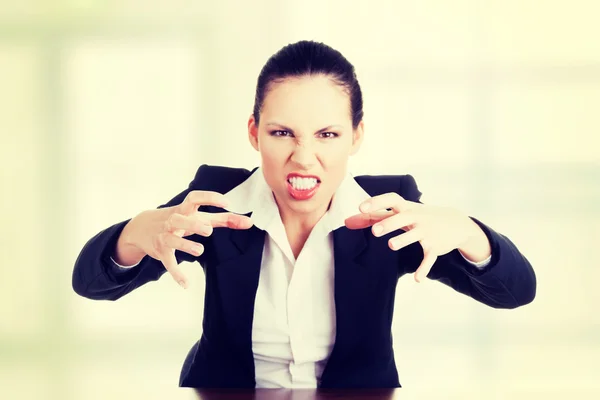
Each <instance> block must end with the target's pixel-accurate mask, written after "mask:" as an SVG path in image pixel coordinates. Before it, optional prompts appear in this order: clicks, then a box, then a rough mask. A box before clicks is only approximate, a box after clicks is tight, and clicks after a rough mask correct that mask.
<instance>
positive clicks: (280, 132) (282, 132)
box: [271, 131, 290, 136]
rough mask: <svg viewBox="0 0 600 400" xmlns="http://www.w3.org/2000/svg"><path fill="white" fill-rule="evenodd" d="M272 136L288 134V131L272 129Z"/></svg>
mask: <svg viewBox="0 0 600 400" xmlns="http://www.w3.org/2000/svg"><path fill="white" fill-rule="evenodd" d="M271 135H272V136H288V135H290V133H289V132H288V131H273V132H271Z"/></svg>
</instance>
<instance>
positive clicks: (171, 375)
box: [0, 0, 600, 400]
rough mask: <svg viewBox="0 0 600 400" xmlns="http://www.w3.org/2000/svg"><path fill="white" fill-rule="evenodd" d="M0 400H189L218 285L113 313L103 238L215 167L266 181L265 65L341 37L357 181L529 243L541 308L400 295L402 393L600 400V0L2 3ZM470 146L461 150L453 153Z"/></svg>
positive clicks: (138, 296)
mask: <svg viewBox="0 0 600 400" xmlns="http://www.w3.org/2000/svg"><path fill="white" fill-rule="evenodd" d="M0 4H1V5H0V133H1V145H0V163H1V167H0V176H1V184H2V196H1V198H2V207H1V208H0V218H1V220H0V221H1V223H2V226H3V230H2V234H1V235H2V240H1V241H0V246H1V248H0V252H1V254H2V256H3V258H2V274H1V279H0V398H2V399H13V398H15V399H46V398H48V399H65V400H67V399H105V398H140V399H141V398H144V399H159V398H161V399H162V398H167V397H169V398H191V396H192V394H191V393H190V392H187V391H185V389H178V388H177V384H178V377H179V372H180V368H181V365H182V363H183V360H184V358H185V355H186V354H187V351H188V349H189V348H190V347H191V346H192V344H193V343H194V342H195V341H196V340H197V339H198V338H199V337H200V335H201V333H202V332H201V330H202V326H201V322H202V307H203V295H204V281H203V272H202V269H201V268H200V266H199V265H198V264H186V265H185V271H186V272H187V274H188V275H189V276H190V277H191V278H192V279H191V280H192V287H191V288H190V289H189V290H188V291H183V290H181V289H180V288H179V287H178V286H177V285H176V284H175V283H174V282H173V281H172V279H171V278H170V276H169V275H168V274H166V275H164V276H163V278H162V279H161V280H159V281H158V282H155V283H150V284H148V285H146V286H144V287H142V288H140V289H138V290H136V291H134V292H132V293H130V294H129V295H127V296H125V297H124V298H122V299H120V300H119V301H117V302H104V301H92V300H88V299H85V298H82V297H79V296H78V295H76V294H75V293H74V292H73V290H72V288H71V273H72V269H73V265H74V262H75V260H76V258H77V256H78V254H79V252H80V251H81V249H82V247H83V246H84V245H85V243H86V242H87V241H88V240H89V239H90V238H91V237H92V236H94V235H95V234H97V233H98V232H100V231H101V230H103V229H105V228H107V227H109V226H111V225H113V224H115V223H117V222H120V221H122V220H125V219H127V218H131V217H133V216H135V215H136V214H138V213H139V212H141V211H143V210H146V209H150V208H155V207H157V206H158V205H160V204H164V203H166V202H167V201H168V200H170V199H171V198H172V197H174V196H175V195H176V194H178V193H179V192H180V191H182V190H184V189H185V188H187V185H188V184H189V183H190V181H191V180H192V179H193V177H194V174H195V172H196V169H197V168H198V167H199V166H200V165H201V164H218V165H228V166H236V167H245V168H248V169H251V168H253V167H254V166H256V165H258V162H259V158H258V153H256V152H255V151H254V150H253V149H252V148H251V146H250V145H249V143H248V140H247V136H246V135H247V133H246V122H247V118H248V116H249V115H250V112H251V109H252V105H253V98H254V89H255V84H256V79H257V76H258V73H259V71H260V69H261V68H262V66H263V64H264V63H265V61H266V60H267V58H268V57H269V56H270V55H272V54H273V53H275V52H276V51H277V50H279V49H280V48H281V47H282V46H284V45H286V44H288V43H290V42H295V41H297V40H301V39H313V40H319V41H323V42H325V43H327V44H329V45H330V46H332V47H334V48H336V49H338V50H340V51H341V52H342V53H343V54H344V55H345V56H346V57H347V58H348V59H349V60H350V61H351V62H352V63H353V64H354V65H355V67H356V70H357V73H358V77H359V81H360V83H361V86H362V89H363V92H364V100H365V129H366V141H365V143H364V146H363V147H362V149H361V151H360V153H359V154H358V155H356V156H355V157H353V158H352V160H351V172H352V173H353V174H354V175H361V174H405V173H410V174H412V175H413V176H414V177H415V178H416V180H417V182H418V184H419V187H420V190H421V191H422V192H423V193H424V195H423V201H424V202H427V203H431V204H439V205H449V206H454V207H457V208H460V209H462V210H464V211H465V212H467V213H468V214H469V215H472V216H475V217H477V218H479V219H480V220H482V221H484V222H485V223H487V224H488V225H490V226H492V227H493V228H495V229H496V230H497V231H499V232H500V233H503V234H505V235H507V236H508V237H509V238H510V239H511V240H513V241H514V242H515V243H516V244H517V245H518V247H519V248H520V250H521V251H522V252H523V253H524V254H525V256H526V257H527V258H528V259H529V260H530V261H531V263H532V264H533V266H534V268H535V271H536V273H537V277H538V292H537V298H536V299H535V301H534V302H533V303H531V304H529V305H527V306H525V307H522V308H519V309H516V310H495V309H492V308H489V307H486V306H483V305H481V304H479V303H476V302H475V301H473V300H471V299H469V298H467V297H465V296H462V295H459V294H457V293H455V292H453V291H452V290H450V289H448V288H447V287H445V286H443V285H441V284H438V283H435V282H426V283H425V284H421V285H416V284H415V283H414V282H413V280H412V279H411V277H410V276H406V277H404V278H403V279H401V280H400V282H399V284H398V291H397V301H396V309H395V318H394V343H395V348H396V361H397V367H398V372H399V375H400V382H401V383H402V385H403V386H404V389H403V392H402V393H403V395H404V396H403V397H404V398H406V399H433V398H436V399H437V398H446V399H466V398H470V399H481V398H491V399H504V398H515V399H517V398H518V399H525V398H527V399H530V398H539V399H550V398H552V399H554V398H556V399H559V398H564V397H566V396H571V397H572V398H578V399H579V398H599V397H598V396H599V395H600V368H599V366H598V360H599V359H600V313H598V311H597V307H598V306H599V305H600V294H599V293H600V291H599V290H598V289H597V288H596V285H597V282H599V281H600V265H599V261H600V256H599V252H598V248H599V239H600V145H599V144H600V139H599V137H600V116H599V110H600V109H599V107H600V40H598V39H599V38H600V25H599V24H598V18H597V17H598V15H600V5H599V3H598V2H597V1H595V0H589V1H585V0H570V1H558V0H548V1H543V2H542V1H534V0H455V1H451V2H450V1H446V0H426V1H423V0H421V1H418V2H415V1H379V2H373V3H371V5H367V2H361V3H355V4H351V3H350V2H347V1H341V0H337V1H323V0H319V1H317V0H306V1H303V2H297V1H276V0H259V1H253V2H242V1H239V2H236V1H233V0H225V1H218V2H217V1H212V2H209V1H191V0H168V1H167V0H151V1H148V0H146V1H141V0H119V1H116V0H106V1H101V0H21V1H19V2H15V1H8V0H0ZM449 149H451V151H449Z"/></svg>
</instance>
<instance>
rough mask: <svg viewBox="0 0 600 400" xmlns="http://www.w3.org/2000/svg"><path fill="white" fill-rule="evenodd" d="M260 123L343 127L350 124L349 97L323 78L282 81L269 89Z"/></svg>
mask: <svg viewBox="0 0 600 400" xmlns="http://www.w3.org/2000/svg"><path fill="white" fill-rule="evenodd" d="M261 119H262V120H276V121H278V122H279V123H281V124H293V123H294V122H296V123H298V124H301V123H309V122H313V123H315V124H317V125H319V124H324V125H323V126H327V125H334V124H344V125H346V124H347V123H348V121H350V120H351V114H350V97H349V96H348V93H347V92H346V91H345V90H344V88H343V87H342V86H340V85H338V84H336V83H334V82H333V81H332V80H331V79H330V78H328V77H325V76H323V75H317V76H305V77H301V78H286V79H285V80H283V81H279V82H277V83H274V84H273V85H272V86H271V87H270V88H269V91H268V93H267V94H266V96H265V99H264V102H263V107H262V110H261Z"/></svg>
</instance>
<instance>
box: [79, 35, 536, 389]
mask: <svg viewBox="0 0 600 400" xmlns="http://www.w3.org/2000/svg"><path fill="white" fill-rule="evenodd" d="M362 117H363V111H362V95H361V90H360V86H359V84H358V81H357V79H356V76H355V73H354V68H353V66H352V65H351V64H350V63H349V62H348V61H347V60H346V59H345V58H344V57H343V56H342V55H341V54H340V53H339V52H337V51H335V50H333V49H331V48H330V47H328V46H325V45H323V44H320V43H315V42H309V41H302V42H298V43H295V44H291V45H288V46H286V47H284V48H283V49H281V50H280V51H279V52H278V53H276V54H275V55H273V56H272V57H271V58H270V59H269V60H268V62H267V63H266V65H265V66H264V68H263V70H262V71H261V74H260V76H259V78H258V84H257V89H256V97H255V105H254V111H253V113H252V115H251V116H250V118H249V121H248V137H249V140H250V143H251V144H252V146H253V147H254V148H255V149H256V150H257V151H259V152H260V156H261V159H262V165H261V167H260V168H255V169H254V170H252V171H248V170H246V169H234V168H227V167H217V166H208V165H202V166H201V167H200V168H199V169H198V171H197V173H196V176H195V178H194V180H193V181H192V182H191V183H190V185H189V187H188V188H187V189H186V190H184V191H183V192H181V193H180V194H179V195H177V196H176V197H175V198H173V199H172V200H171V201H169V202H168V203H166V204H164V205H162V206H159V207H158V208H157V209H156V210H147V211H144V212H142V213H140V214H139V215H137V216H136V217H134V218H132V219H130V220H127V221H123V222H120V223H118V224H115V225H113V226H111V227H110V228H108V229H106V230H104V231H102V232H100V233H99V234H98V235H96V236H95V237H94V238H92V239H91V240H90V241H89V242H88V243H87V244H86V246H85V247H84V248H83V250H82V252H81V254H80V255H79V257H78V259H77V262H76V264H75V268H74V272H73V288H74V290H75V291H76V292H77V293H79V294H80V295H82V296H85V297H88V298H91V299H111V300H116V299H118V298H120V297H121V296H123V295H125V294H127V293H129V292H131V291H132V290H134V289H135V288H137V287H139V286H141V285H143V284H145V283H146V282H148V281H153V280H157V279H158V278H160V277H161V276H162V274H163V273H165V272H166V271H168V272H169V273H170V274H171V275H172V276H173V278H174V279H175V280H176V281H177V282H179V283H180V284H181V285H182V286H183V287H184V288H185V287H187V285H188V282H187V280H186V278H185V276H184V275H183V274H182V272H181V270H180V269H179V267H178V264H179V263H181V262H182V261H199V262H200V264H201V265H202V267H203V269H204V272H205V277H206V294H205V304H204V320H203V333H202V337H201V339H200V340H199V341H198V342H197V343H196V345H194V347H193V348H192V350H191V351H190V353H189V354H188V357H187V359H186V361H185V363H184V366H183V370H182V372H181V379H180V385H181V386H191V387H294V388H295V387H347V388H348V387H363V388H366V387H398V386H400V383H399V380H398V376H397V371H396V366H395V361H394V353H393V347H392V334H391V323H392V316H393V305H394V295H395V288H396V283H397V280H398V278H399V277H400V276H402V275H404V274H409V273H410V274H414V278H415V279H416V280H417V282H419V281H421V280H422V279H423V278H425V277H428V278H430V279H434V280H439V281H440V282H442V283H444V284H446V285H448V286H449V287H451V288H453V289H454V290H456V291H457V292H460V293H463V294H465V295H468V296H470V297H472V298H473V299H475V300H477V301H480V302H482V303H484V304H487V305H489V306H491V307H495V308H515V307H519V306H521V305H524V304H527V303H529V302H531V301H532V300H533V298H534V297H535V291H536V279H535V274H534V272H533V269H532V267H531V265H530V264H529V262H528V261H527V260H526V259H525V257H524V256H523V255H522V254H521V253H520V252H519V251H518V249H517V248H516V247H515V245H514V244H513V243H512V242H511V241H510V240H509V239H508V238H506V237H505V236H503V235H501V234H499V233H497V232H495V231H494V230H493V229H491V228H490V227H488V226H487V225H485V224H483V223H482V222H480V221H479V220H477V219H475V218H472V217H469V216H467V215H465V214H463V213H461V212H459V211H457V210H454V209H452V208H445V207H436V206H432V205H424V204H422V203H420V202H419V198H420V195H421V193H420V192H419V190H418V189H417V185H416V183H415V180H414V179H413V178H412V177H411V176H410V175H399V176H389V175H388V176H359V177H352V176H350V175H349V174H348V172H347V162H348V158H349V156H350V155H352V154H354V153H356V152H357V151H358V149H359V148H360V145H361V142H362V140H363V136H364V132H363V121H362ZM214 228H228V229H214Z"/></svg>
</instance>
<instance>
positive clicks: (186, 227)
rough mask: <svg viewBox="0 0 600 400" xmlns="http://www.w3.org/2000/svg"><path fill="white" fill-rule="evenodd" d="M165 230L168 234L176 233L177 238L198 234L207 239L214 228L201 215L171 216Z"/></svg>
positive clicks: (176, 214) (175, 214) (166, 222)
mask: <svg viewBox="0 0 600 400" xmlns="http://www.w3.org/2000/svg"><path fill="white" fill-rule="evenodd" d="M200 214H205V213H200ZM164 229H165V231H166V232H174V233H175V234H176V235H177V236H187V235H189V234H190V233H196V234H198V235H201V236H205V237H207V236H210V235H211V234H212V232H213V227H212V225H211V224H210V221H209V220H208V219H207V218H205V217H203V216H202V215H199V214H196V215H182V214H178V213H174V214H171V215H170V216H169V218H168V219H167V220H166V221H165V228H164Z"/></svg>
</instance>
